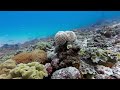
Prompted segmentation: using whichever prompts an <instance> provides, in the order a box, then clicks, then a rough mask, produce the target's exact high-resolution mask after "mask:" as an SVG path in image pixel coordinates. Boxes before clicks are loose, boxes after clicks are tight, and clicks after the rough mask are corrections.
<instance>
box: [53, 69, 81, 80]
mask: <svg viewBox="0 0 120 90" xmlns="http://www.w3.org/2000/svg"><path fill="white" fill-rule="evenodd" d="M80 78H81V74H80V72H79V70H78V69H76V68H75V67H67V68H62V69H60V70H57V71H55V72H54V73H53V74H52V76H51V79H80Z"/></svg>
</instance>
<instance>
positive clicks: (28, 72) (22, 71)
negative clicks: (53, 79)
mask: <svg viewBox="0 0 120 90" xmlns="http://www.w3.org/2000/svg"><path fill="white" fill-rule="evenodd" d="M8 76H9V77H10V78H18V77H21V78H22V79H43V78H44V77H47V76H48V73H47V71H46V69H45V66H44V65H42V64H39V63H38V62H31V63H28V64H23V63H21V64H18V65H17V67H16V68H14V69H12V70H11V71H10V74H9V75H8Z"/></svg>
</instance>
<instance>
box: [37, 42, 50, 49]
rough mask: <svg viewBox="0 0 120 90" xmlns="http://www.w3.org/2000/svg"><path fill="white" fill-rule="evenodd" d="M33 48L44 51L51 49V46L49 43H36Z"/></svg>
mask: <svg viewBox="0 0 120 90" xmlns="http://www.w3.org/2000/svg"><path fill="white" fill-rule="evenodd" d="M35 48H36V49H40V50H45V51H46V49H47V48H51V44H50V43H49V42H38V43H36V44H35Z"/></svg>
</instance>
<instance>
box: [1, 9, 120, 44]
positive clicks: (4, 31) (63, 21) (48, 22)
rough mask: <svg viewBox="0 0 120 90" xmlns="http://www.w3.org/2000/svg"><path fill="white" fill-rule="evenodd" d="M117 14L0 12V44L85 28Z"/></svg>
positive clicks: (111, 12) (91, 12)
mask: <svg viewBox="0 0 120 90" xmlns="http://www.w3.org/2000/svg"><path fill="white" fill-rule="evenodd" d="M119 16H120V12H119V11H0V46H2V45H3V44H15V43H23V42H25V41H28V40H32V39H34V38H43V37H47V36H51V35H54V34H55V33H56V32H57V31H61V30H71V29H76V28H80V27H87V26H89V25H92V24H95V23H96V22H97V21H99V20H103V19H108V18H114V17H119Z"/></svg>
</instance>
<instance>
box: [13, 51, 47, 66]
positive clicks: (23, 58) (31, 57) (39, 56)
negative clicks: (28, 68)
mask: <svg viewBox="0 0 120 90" xmlns="http://www.w3.org/2000/svg"><path fill="white" fill-rule="evenodd" d="M13 60H15V61H16V62H17V64H19V63H29V62H33V61H37V62H40V63H44V62H45V61H46V60H47V53H46V52H45V51H43V50H34V51H32V52H29V53H28V52H23V53H20V54H18V55H16V56H14V57H13Z"/></svg>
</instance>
